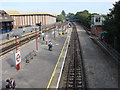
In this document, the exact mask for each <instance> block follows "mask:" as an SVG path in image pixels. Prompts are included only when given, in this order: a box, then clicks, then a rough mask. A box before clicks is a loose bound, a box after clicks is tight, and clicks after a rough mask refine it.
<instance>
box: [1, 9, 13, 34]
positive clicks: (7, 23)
mask: <svg viewBox="0 0 120 90" xmlns="http://www.w3.org/2000/svg"><path fill="white" fill-rule="evenodd" d="M12 28H13V19H12V18H11V17H10V15H8V14H7V13H6V12H5V11H4V10H0V33H2V34H3V33H7V32H10V31H11V30H12Z"/></svg>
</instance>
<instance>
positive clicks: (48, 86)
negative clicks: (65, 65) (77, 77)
mask: <svg viewBox="0 0 120 90" xmlns="http://www.w3.org/2000/svg"><path fill="white" fill-rule="evenodd" d="M66 42H67V38H66V41H65V43H64V46H63V48H62V51H61V53H60V56H59V58H58V61H57V64H56V66H55V68H54V70H53V73H52V76H51V78H50V80H49V83H48V85H47V88H46V90H48V88H50V84H51V82H52V79H53V77H54V75H55V71H56V69H57V66H58V63H59V61H60V58H61V55H62V52H63V50H64V48H65V44H66Z"/></svg>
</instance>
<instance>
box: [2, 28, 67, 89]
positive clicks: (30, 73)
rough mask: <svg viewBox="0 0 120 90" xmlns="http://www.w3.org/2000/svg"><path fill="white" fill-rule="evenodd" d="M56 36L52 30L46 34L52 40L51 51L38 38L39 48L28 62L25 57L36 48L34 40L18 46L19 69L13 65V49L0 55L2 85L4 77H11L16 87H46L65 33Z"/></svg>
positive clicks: (59, 52)
mask: <svg viewBox="0 0 120 90" xmlns="http://www.w3.org/2000/svg"><path fill="white" fill-rule="evenodd" d="M68 31H69V29H68ZM57 36H58V37H57ZM57 36H56V39H54V38H53V35H52V32H51V33H50V34H49V36H48V37H49V40H51V41H52V42H53V50H52V51H49V50H48V46H47V45H46V44H45V43H46V42H45V41H43V40H41V39H40V40H39V42H38V45H39V50H38V52H36V56H33V59H32V60H30V62H29V63H26V62H25V57H26V56H28V55H29V54H30V53H32V52H33V50H35V49H36V47H35V46H36V41H35V40H33V41H31V42H29V43H27V44H25V45H23V46H21V47H19V50H20V52H21V58H22V62H21V68H20V70H19V71H17V70H16V68H15V67H14V65H13V64H14V63H13V60H14V53H15V51H11V52H9V53H7V54H5V55H4V56H2V57H1V59H0V63H1V64H2V87H3V88H4V87H5V85H6V82H5V80H6V79H8V78H10V77H13V78H14V79H15V80H16V84H17V86H16V88H47V85H48V83H49V80H50V78H51V75H52V72H53V70H54V68H55V65H56V63H57V61H58V58H59V56H60V55H61V50H62V48H63V46H64V43H65V41H66V38H67V34H65V35H60V36H59V35H57Z"/></svg>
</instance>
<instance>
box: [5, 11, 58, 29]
mask: <svg viewBox="0 0 120 90" xmlns="http://www.w3.org/2000/svg"><path fill="white" fill-rule="evenodd" d="M7 13H8V14H9V15H10V16H11V17H12V18H13V19H14V28H16V27H21V26H22V27H24V26H34V25H36V24H40V23H41V24H42V25H44V26H46V25H49V24H54V23H56V16H55V15H53V14H49V13H19V12H17V11H7Z"/></svg>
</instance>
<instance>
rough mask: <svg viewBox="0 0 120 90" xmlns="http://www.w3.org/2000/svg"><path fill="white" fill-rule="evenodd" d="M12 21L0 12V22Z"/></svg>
mask: <svg viewBox="0 0 120 90" xmlns="http://www.w3.org/2000/svg"><path fill="white" fill-rule="evenodd" d="M12 21H13V19H12V18H11V17H10V15H8V14H7V13H6V12H5V11H4V10H0V22H12Z"/></svg>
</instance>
